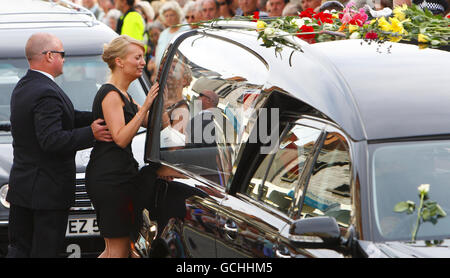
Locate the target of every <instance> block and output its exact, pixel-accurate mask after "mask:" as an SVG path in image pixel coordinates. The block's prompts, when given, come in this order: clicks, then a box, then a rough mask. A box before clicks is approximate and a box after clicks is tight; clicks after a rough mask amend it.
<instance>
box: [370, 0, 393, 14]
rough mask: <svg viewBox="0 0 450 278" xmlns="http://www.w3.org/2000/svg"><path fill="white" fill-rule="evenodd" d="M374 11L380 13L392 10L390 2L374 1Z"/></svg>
mask: <svg viewBox="0 0 450 278" xmlns="http://www.w3.org/2000/svg"><path fill="white" fill-rule="evenodd" d="M374 4H375V10H377V11H380V10H382V9H384V8H390V9H391V10H392V9H393V8H394V7H393V5H394V3H393V1H392V0H376V1H375V3H374Z"/></svg>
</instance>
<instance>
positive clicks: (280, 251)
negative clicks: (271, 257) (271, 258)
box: [275, 246, 292, 259]
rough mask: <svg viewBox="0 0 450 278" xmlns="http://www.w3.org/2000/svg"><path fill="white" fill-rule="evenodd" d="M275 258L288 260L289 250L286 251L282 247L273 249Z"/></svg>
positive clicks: (289, 256)
mask: <svg viewBox="0 0 450 278" xmlns="http://www.w3.org/2000/svg"><path fill="white" fill-rule="evenodd" d="M275 257H277V258H283V259H289V258H291V257H292V256H291V254H290V253H289V250H287V248H286V247H284V246H277V247H275Z"/></svg>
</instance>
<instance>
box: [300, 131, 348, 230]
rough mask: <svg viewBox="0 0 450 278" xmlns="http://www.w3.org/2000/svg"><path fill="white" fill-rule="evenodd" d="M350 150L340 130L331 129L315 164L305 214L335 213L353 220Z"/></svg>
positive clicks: (340, 221)
mask: <svg viewBox="0 0 450 278" xmlns="http://www.w3.org/2000/svg"><path fill="white" fill-rule="evenodd" d="M350 166H351V165H350V153H349V149H348V144H347V141H346V140H345V138H344V137H343V136H341V135H340V134H339V133H335V132H331V133H328V134H327V136H326V138H325V141H324V143H323V146H322V148H321V149H320V152H319V154H318V156H317V160H316V162H315V164H314V167H313V170H312V173H311V176H310V178H309V183H308V186H307V188H306V194H305V197H304V201H303V207H302V212H301V214H302V217H315V216H332V217H334V218H336V221H337V222H338V224H339V225H340V226H342V227H348V225H349V223H350V211H351V197H350V192H351V191H350V184H351V172H350Z"/></svg>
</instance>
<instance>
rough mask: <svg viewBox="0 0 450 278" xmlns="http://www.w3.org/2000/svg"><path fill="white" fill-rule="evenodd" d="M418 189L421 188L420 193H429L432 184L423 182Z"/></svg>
mask: <svg viewBox="0 0 450 278" xmlns="http://www.w3.org/2000/svg"><path fill="white" fill-rule="evenodd" d="M417 190H419V193H420V194H421V195H422V194H428V191H430V185H429V184H421V185H420V186H419V187H417Z"/></svg>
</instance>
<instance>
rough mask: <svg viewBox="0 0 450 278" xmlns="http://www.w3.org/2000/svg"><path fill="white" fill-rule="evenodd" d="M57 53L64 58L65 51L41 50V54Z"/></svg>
mask: <svg viewBox="0 0 450 278" xmlns="http://www.w3.org/2000/svg"><path fill="white" fill-rule="evenodd" d="M49 52H50V53H59V54H60V55H61V58H63V59H64V56H66V53H65V52H64V51H56V50H48V51H43V52H42V54H47V53H49Z"/></svg>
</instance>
